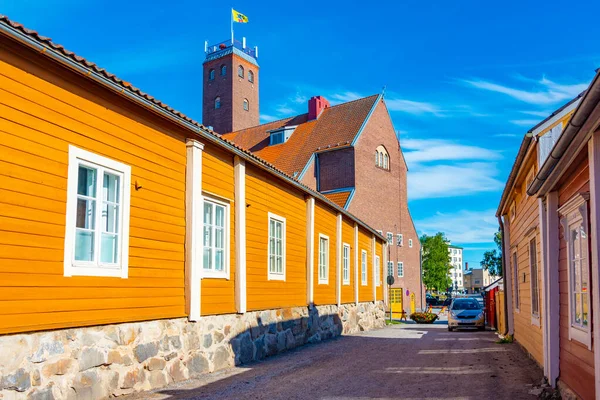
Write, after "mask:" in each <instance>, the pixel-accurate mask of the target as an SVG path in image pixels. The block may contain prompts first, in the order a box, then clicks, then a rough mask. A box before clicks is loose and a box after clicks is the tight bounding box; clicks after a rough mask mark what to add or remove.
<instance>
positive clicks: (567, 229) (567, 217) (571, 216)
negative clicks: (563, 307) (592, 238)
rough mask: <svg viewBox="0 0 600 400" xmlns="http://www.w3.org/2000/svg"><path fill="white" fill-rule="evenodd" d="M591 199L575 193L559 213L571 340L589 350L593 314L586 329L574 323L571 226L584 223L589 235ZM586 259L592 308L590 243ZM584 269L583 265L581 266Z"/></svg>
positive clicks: (587, 247) (589, 305) (589, 304)
mask: <svg viewBox="0 0 600 400" xmlns="http://www.w3.org/2000/svg"><path fill="white" fill-rule="evenodd" d="M588 199H589V195H588V194H585V195H581V194H578V195H575V196H574V197H573V198H571V199H570V200H569V201H567V202H566V203H565V204H564V205H563V206H562V207H561V208H560V209H559V210H558V212H559V214H560V215H561V216H562V218H561V224H562V227H563V232H564V238H565V241H566V242H567V262H568V273H567V276H568V283H569V296H568V300H569V340H575V341H577V342H579V343H582V344H584V345H585V346H587V348H588V349H589V350H592V329H591V327H592V321H591V320H592V318H591V315H589V316H588V326H587V329H585V328H584V327H582V326H577V325H573V319H574V315H573V314H574V313H573V306H574V304H573V284H574V277H573V273H574V272H573V267H572V260H571V259H572V254H571V252H572V250H571V227H573V226H574V225H582V226H583V229H585V232H586V233H587V235H586V236H588V237H589V221H588V212H587V201H588ZM588 240H589V239H588ZM585 252H586V253H585V256H586V257H585V259H586V266H585V268H587V271H588V309H589V310H590V309H591V307H592V305H591V303H590V300H591V299H590V296H589V293H590V291H591V285H590V284H591V270H590V256H591V253H590V249H589V243H588V244H587V245H586V246H585ZM581 268H582V270H583V268H584V267H583V266H582V267H581Z"/></svg>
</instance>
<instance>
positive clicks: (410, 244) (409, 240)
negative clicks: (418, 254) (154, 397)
mask: <svg viewBox="0 0 600 400" xmlns="http://www.w3.org/2000/svg"><path fill="white" fill-rule="evenodd" d="M408 247H412V239H408Z"/></svg>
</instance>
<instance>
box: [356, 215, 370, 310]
mask: <svg viewBox="0 0 600 400" xmlns="http://www.w3.org/2000/svg"><path fill="white" fill-rule="evenodd" d="M363 250H366V252H367V284H366V285H363V284H362V274H361V268H362V265H361V262H362V251H363ZM358 301H360V302H364V301H373V242H372V234H371V233H370V232H368V231H366V230H365V229H363V228H362V227H359V228H358Z"/></svg>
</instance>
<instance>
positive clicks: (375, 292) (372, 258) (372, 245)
mask: <svg viewBox="0 0 600 400" xmlns="http://www.w3.org/2000/svg"><path fill="white" fill-rule="evenodd" d="M375 243H376V240H375V235H371V263H372V264H373V268H371V271H372V274H371V275H373V277H372V278H371V281H372V282H373V302H376V301H377V276H376V275H375V269H377V264H376V263H375V253H376V249H377V245H376V244H375ZM379 262H380V263H381V258H380V259H379Z"/></svg>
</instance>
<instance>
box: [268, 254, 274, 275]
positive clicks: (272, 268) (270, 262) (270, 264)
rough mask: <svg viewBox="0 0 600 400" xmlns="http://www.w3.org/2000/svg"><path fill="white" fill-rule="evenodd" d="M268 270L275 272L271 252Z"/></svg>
mask: <svg viewBox="0 0 600 400" xmlns="http://www.w3.org/2000/svg"><path fill="white" fill-rule="evenodd" d="M269 272H275V256H274V255H273V253H271V255H270V256H269Z"/></svg>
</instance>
